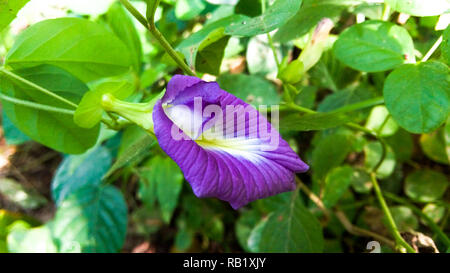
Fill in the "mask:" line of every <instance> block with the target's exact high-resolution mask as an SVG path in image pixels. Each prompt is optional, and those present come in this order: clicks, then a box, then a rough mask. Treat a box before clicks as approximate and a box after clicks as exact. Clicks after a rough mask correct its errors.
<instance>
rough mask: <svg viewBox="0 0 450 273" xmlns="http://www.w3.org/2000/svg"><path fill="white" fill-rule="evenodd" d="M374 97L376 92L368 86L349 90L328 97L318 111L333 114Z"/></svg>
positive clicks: (321, 103)
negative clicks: (332, 112)
mask: <svg viewBox="0 0 450 273" xmlns="http://www.w3.org/2000/svg"><path fill="white" fill-rule="evenodd" d="M374 96H375V95H374V91H373V90H372V89H371V88H368V87H366V86H359V87H356V88H348V89H345V90H340V91H337V92H336V93H333V94H330V95H328V96H326V97H325V99H323V100H322V102H320V104H319V106H318V107H317V109H318V111H319V112H331V111H333V110H337V109H339V108H343V107H345V106H347V105H350V104H354V103H358V102H361V101H364V100H368V99H371V98H373V97H374ZM354 114H356V113H354Z"/></svg>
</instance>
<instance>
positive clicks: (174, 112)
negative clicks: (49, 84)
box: [153, 75, 309, 209]
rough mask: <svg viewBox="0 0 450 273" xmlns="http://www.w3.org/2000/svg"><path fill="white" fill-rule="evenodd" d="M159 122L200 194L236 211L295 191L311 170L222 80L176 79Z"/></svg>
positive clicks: (161, 137)
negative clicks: (302, 174) (223, 86)
mask: <svg viewBox="0 0 450 273" xmlns="http://www.w3.org/2000/svg"><path fill="white" fill-rule="evenodd" d="M153 124H154V132H155V135H156V137H157V139H158V142H159V145H160V146H161V148H162V149H163V150H164V151H165V152H166V153H167V154H168V155H169V156H170V157H171V158H172V159H173V160H174V161H175V162H176V163H177V164H178V166H180V168H181V170H182V171H183V173H184V176H185V178H186V180H187V181H188V182H189V183H190V185H191V187H192V189H193V191H194V194H195V195H196V196H197V197H216V198H219V199H221V200H224V201H227V202H229V203H230V204H231V206H232V207H233V208H234V209H238V208H240V207H242V206H244V205H246V204H248V203H249V202H252V201H254V200H256V199H260V198H265V197H268V196H271V195H275V194H278V193H282V192H286V191H291V190H294V189H295V173H299V172H305V171H307V170H308V168H309V167H308V165H306V164H305V163H304V162H303V161H302V160H301V159H300V158H299V157H298V155H297V154H296V153H295V152H294V151H293V150H292V149H291V148H290V147H289V144H288V143H287V142H286V141H285V140H283V139H282V138H281V136H280V134H279V133H278V132H277V131H276V130H275V128H272V126H271V124H270V123H269V122H268V121H267V119H266V118H265V117H264V116H263V115H261V114H260V113H259V112H258V111H257V110H256V109H255V108H253V107H252V106H250V105H249V104H247V103H245V102H244V101H242V100H241V99H239V98H236V97H235V96H233V95H231V94H229V93H228V92H226V91H224V90H222V89H220V87H219V85H218V84H217V83H216V82H204V81H202V80H201V79H198V78H196V77H190V76H182V75H175V76H174V77H173V78H172V79H171V81H170V82H169V84H168V86H167V91H166V93H165V95H164V97H163V98H162V99H161V100H159V101H157V102H156V104H155V107H154V109H153Z"/></svg>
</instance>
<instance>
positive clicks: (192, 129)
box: [164, 105, 203, 139]
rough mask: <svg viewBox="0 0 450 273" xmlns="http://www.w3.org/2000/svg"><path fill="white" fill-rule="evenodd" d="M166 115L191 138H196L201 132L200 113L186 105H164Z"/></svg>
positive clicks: (201, 120) (201, 119)
mask: <svg viewBox="0 0 450 273" xmlns="http://www.w3.org/2000/svg"><path fill="white" fill-rule="evenodd" d="M164 112H165V113H166V115H167V116H168V117H169V118H170V119H171V120H172V122H173V123H175V125H177V126H178V127H179V128H180V129H181V130H182V131H183V132H184V133H185V134H186V135H188V136H189V137H190V138H191V139H197V138H198V137H199V136H200V135H201V133H202V123H203V118H202V113H201V112H200V113H197V112H196V111H192V110H191V108H189V107H188V106H186V105H175V106H170V105H168V106H166V107H165V109H164Z"/></svg>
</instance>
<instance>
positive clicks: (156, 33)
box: [120, 0, 196, 76]
mask: <svg viewBox="0 0 450 273" xmlns="http://www.w3.org/2000/svg"><path fill="white" fill-rule="evenodd" d="M150 1H155V2H153V3H150V4H153V5H152V9H151V10H150V11H149V14H148V15H149V16H148V17H149V19H151V20H150V21H147V19H145V17H144V16H142V14H140V13H139V11H137V10H136V9H135V8H134V7H133V5H131V3H130V2H128V0H120V2H121V3H122V4H123V5H124V6H125V8H126V9H127V10H128V11H129V12H130V13H131V14H132V15H133V16H134V17H135V18H136V19H137V20H138V21H139V22H140V23H141V24H142V25H144V27H146V28H147V29H148V30H149V31H150V33H151V34H152V36H153V37H154V38H155V39H156V40H157V41H158V42H159V44H160V45H161V46H162V47H163V48H164V50H165V51H166V52H167V54H169V56H170V57H171V58H172V59H173V60H174V61H175V63H177V65H178V66H179V67H180V68H181V69H182V70H183V72H184V73H186V74H187V75H190V76H196V74H195V73H194V72H193V71H192V70H191V68H190V67H189V66H188V65H187V64H186V63H185V62H184V60H183V59H182V58H180V56H179V55H178V54H177V52H176V51H175V50H174V49H173V48H172V46H171V45H170V43H169V42H168V41H167V40H166V38H165V37H164V36H163V35H162V34H161V32H159V30H158V29H157V28H156V25H155V20H154V18H155V12H156V8H157V7H158V5H159V2H160V0H149V1H147V5H148V4H149V2H150Z"/></svg>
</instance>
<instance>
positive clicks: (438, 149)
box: [420, 128, 450, 165]
mask: <svg viewBox="0 0 450 273" xmlns="http://www.w3.org/2000/svg"><path fill="white" fill-rule="evenodd" d="M420 147H421V148H422V151H423V152H424V153H425V155H426V156H427V157H428V158H430V159H432V160H434V161H436V162H439V163H442V164H447V165H448V164H450V160H449V156H448V155H447V152H446V144H445V135H444V128H439V129H438V130H436V131H434V132H432V133H429V134H423V135H421V136H420Z"/></svg>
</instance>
